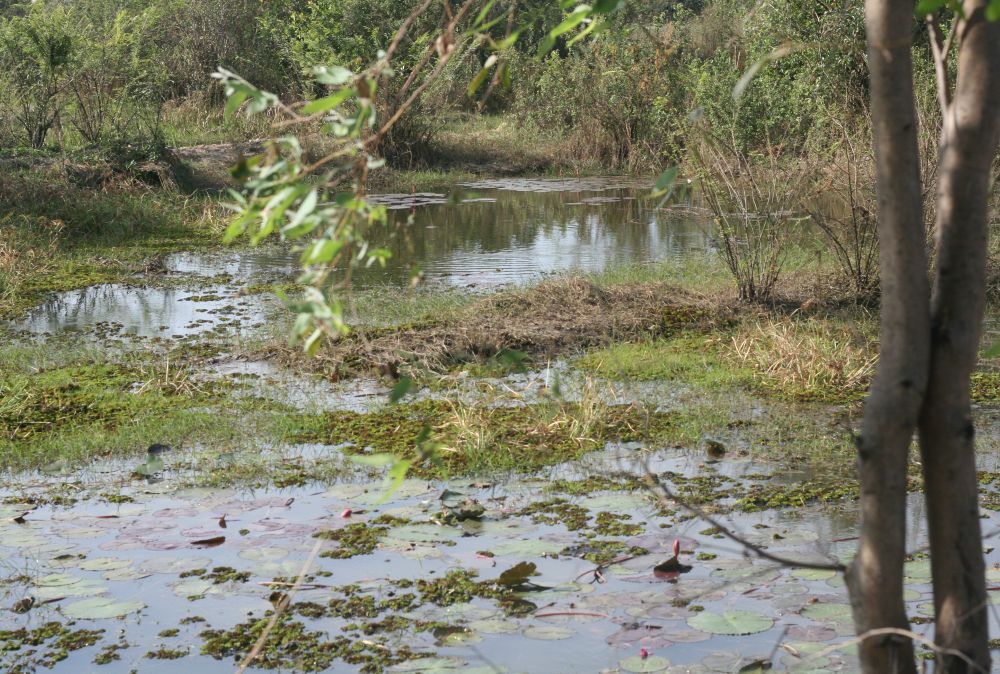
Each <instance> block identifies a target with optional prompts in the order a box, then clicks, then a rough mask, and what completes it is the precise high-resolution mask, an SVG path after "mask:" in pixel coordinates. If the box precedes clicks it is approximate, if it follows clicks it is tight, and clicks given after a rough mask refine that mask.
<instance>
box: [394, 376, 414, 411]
mask: <svg viewBox="0 0 1000 674" xmlns="http://www.w3.org/2000/svg"><path fill="white" fill-rule="evenodd" d="M415 385H416V382H414V381H413V379H411V378H410V377H400V378H399V381H398V382H396V385H395V386H393V387H392V391H390V392H389V402H390V403H392V404H396V403H398V402H399V401H400V400H402V399H403V398H405V397H406V395H407V394H408V393H409V392H410V391H412V390H413V387H414V386H415Z"/></svg>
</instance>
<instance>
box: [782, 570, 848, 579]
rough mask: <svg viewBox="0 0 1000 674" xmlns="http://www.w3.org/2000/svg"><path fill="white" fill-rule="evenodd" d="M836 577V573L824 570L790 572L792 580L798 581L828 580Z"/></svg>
mask: <svg viewBox="0 0 1000 674" xmlns="http://www.w3.org/2000/svg"><path fill="white" fill-rule="evenodd" d="M836 575H837V572H836V571H827V570H824V569H795V570H794V571H792V578H798V579H800V580H828V579H830V578H833V577H834V576H836Z"/></svg>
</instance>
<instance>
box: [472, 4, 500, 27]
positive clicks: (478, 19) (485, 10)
mask: <svg viewBox="0 0 1000 674" xmlns="http://www.w3.org/2000/svg"><path fill="white" fill-rule="evenodd" d="M495 3H496V0H490V1H489V2H487V3H486V4H485V5H484V6H483V8H482V9H481V10H479V14H477V15H476V20H475V22H473V25H474V26H479V25H480V24H481V23H482V22H483V20H484V19H486V15H487V14H489V13H490V10H491V9H493V5H494V4H495ZM476 30H478V28H477V29H476Z"/></svg>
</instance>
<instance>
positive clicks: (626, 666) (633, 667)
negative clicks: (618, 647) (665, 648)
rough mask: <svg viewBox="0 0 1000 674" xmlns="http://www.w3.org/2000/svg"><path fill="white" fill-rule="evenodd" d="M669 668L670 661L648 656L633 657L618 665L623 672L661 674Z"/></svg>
mask: <svg viewBox="0 0 1000 674" xmlns="http://www.w3.org/2000/svg"><path fill="white" fill-rule="evenodd" d="M669 666H670V661H669V660H667V659H666V658H664V657H662V656H659V655H648V656H646V657H645V658H644V657H642V656H640V655H634V656H632V657H631V658H625V659H624V660H622V661H621V662H619V663H618V667H619V668H621V670H622V671H623V672H640V673H641V672H663V671H666V669H667V667H669Z"/></svg>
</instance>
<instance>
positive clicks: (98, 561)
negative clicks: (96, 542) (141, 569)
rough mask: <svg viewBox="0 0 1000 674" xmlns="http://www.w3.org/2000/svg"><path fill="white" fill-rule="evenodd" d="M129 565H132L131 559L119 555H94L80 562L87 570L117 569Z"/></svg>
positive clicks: (82, 567) (81, 566)
mask: <svg viewBox="0 0 1000 674" xmlns="http://www.w3.org/2000/svg"><path fill="white" fill-rule="evenodd" d="M129 566H132V562H131V561H130V560H127V559H118V558H117V557H94V558H93V559H88V560H86V561H84V562H81V563H80V568H81V569H83V570H85V571H115V570H118V569H124V568H127V567H129Z"/></svg>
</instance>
